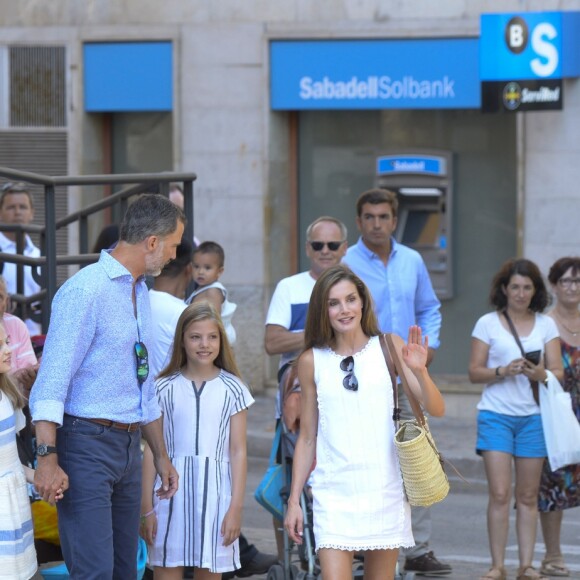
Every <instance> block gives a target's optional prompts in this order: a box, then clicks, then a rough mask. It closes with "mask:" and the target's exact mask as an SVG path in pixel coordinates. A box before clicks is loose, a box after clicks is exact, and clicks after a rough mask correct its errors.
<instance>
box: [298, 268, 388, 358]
mask: <svg viewBox="0 0 580 580" xmlns="http://www.w3.org/2000/svg"><path fill="white" fill-rule="evenodd" d="M343 280H347V281H349V282H352V283H353V284H354V286H355V287H356V290H357V293H358V295H359V297H360V299H361V301H362V318H361V328H362V331H363V332H364V333H365V334H366V335H367V336H377V335H378V334H380V330H379V325H378V323H377V318H376V316H375V313H374V309H373V299H372V297H371V293H370V292H369V290H368V288H367V287H366V286H365V285H364V282H363V281H362V280H361V279H360V278H359V277H358V276H357V275H356V274H355V273H354V272H353V271H352V270H351V269H350V268H349V267H348V266H345V265H344V264H338V265H337V266H332V267H331V268H328V270H325V271H324V272H322V274H321V275H320V277H319V278H318V280H317V281H316V284H315V285H314V289H313V290H312V295H311V297H310V305H309V307H308V316H307V318H306V327H305V328H304V350H308V349H309V348H322V347H325V346H329V345H331V344H332V343H333V342H334V330H333V328H332V326H331V325H330V318H329V317H328V294H329V293H330V289H331V288H332V287H333V286H336V284H338V283H339V282H342V281H343Z"/></svg>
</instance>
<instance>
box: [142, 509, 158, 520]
mask: <svg viewBox="0 0 580 580" xmlns="http://www.w3.org/2000/svg"><path fill="white" fill-rule="evenodd" d="M154 513H155V510H154V509H153V510H151V511H149V512H147V513H146V514H141V520H145V519H146V518H148V517H149V516H152V515H153V514H154Z"/></svg>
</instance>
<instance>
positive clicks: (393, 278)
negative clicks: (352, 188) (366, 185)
mask: <svg viewBox="0 0 580 580" xmlns="http://www.w3.org/2000/svg"><path fill="white" fill-rule="evenodd" d="M397 209H398V200H397V196H396V194H395V193H393V192H392V191H388V190H386V189H371V190H369V191H365V192H363V193H361V194H360V195H359V197H358V200H357V204H356V210H357V217H356V224H357V227H358V229H359V231H360V233H361V236H360V238H359V240H358V242H357V243H356V244H355V245H354V246H351V247H350V248H349V249H348V250H347V252H346V256H345V257H344V258H343V262H344V263H346V264H347V265H348V266H349V267H350V268H351V269H352V270H353V272H354V273H355V274H356V275H357V276H358V277H359V278H361V280H362V281H363V282H364V283H365V284H366V285H367V286H368V288H369V290H370V292H371V294H372V296H373V301H374V303H375V312H376V315H377V319H378V322H379V328H380V329H381V332H393V333H395V334H398V335H399V336H402V337H403V338H406V337H407V334H408V332H409V327H410V326H413V325H415V324H416V325H418V326H420V327H421V329H422V331H423V335H424V336H427V337H428V340H429V362H431V360H432V359H433V356H434V354H435V349H436V348H438V347H439V331H440V328H441V312H440V310H439V309H440V307H441V303H440V302H439V300H438V299H437V296H436V295H435V292H434V290H433V286H432V284H431V280H430V278H429V273H428V272H427V267H426V266H425V263H424V262H423V258H422V257H421V255H420V254H419V253H418V252H417V251H415V250H413V249H411V248H408V247H406V246H404V245H403V244H399V243H398V242H397V241H396V240H395V238H394V237H393V234H394V232H395V229H396V227H397ZM399 391H400V392H399V403H400V405H401V407H402V411H403V417H405V416H408V417H410V416H412V412H411V411H410V407H409V404H408V401H407V400H406V397H405V396H404V393H401V389H400V390H399ZM411 521H412V526H413V536H414V538H415V546H414V547H413V548H409V549H406V550H403V553H404V555H405V570H407V571H414V572H416V573H419V574H422V573H426V574H437V575H444V574H450V573H451V566H449V565H448V564H444V563H442V562H440V561H439V560H437V558H436V557H435V555H434V554H433V552H431V551H429V539H430V536H431V512H430V509H429V508H418V507H413V508H412V509H411Z"/></svg>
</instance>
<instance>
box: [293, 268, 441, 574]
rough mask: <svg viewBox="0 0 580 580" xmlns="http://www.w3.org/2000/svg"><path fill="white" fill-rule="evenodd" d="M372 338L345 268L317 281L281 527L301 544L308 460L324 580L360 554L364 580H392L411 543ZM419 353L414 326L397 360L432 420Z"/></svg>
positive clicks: (363, 297)
mask: <svg viewBox="0 0 580 580" xmlns="http://www.w3.org/2000/svg"><path fill="white" fill-rule="evenodd" d="M379 334H380V333H379V329H378V326H377V321H376V318H375V315H374V312H373V304H372V299H371V297H370V293H369V291H368V290H367V288H366V286H365V285H364V284H363V282H362V281H361V280H360V278H358V277H357V276H356V275H355V274H354V273H353V272H352V271H351V270H350V269H349V268H348V267H347V266H344V265H338V266H334V267H332V268H329V269H328V270H326V271H325V272H323V273H322V274H321V275H320V277H319V278H318V280H317V282H316V284H315V286H314V289H313V291H312V297H311V299H310V306H309V309H308V318H307V321H306V328H305V348H304V350H303V351H302V354H301V355H300V357H299V359H298V377H299V380H300V385H301V387H302V413H301V423H300V436H299V438H298V443H297V445H296V451H295V455H294V463H293V472H292V488H291V492H290V498H289V500H288V510H287V514H286V520H285V527H286V530H287V531H288V534H289V536H290V538H291V539H292V540H293V541H294V542H296V543H298V544H301V543H302V533H303V515H302V510H301V508H300V505H299V498H300V493H301V491H302V488H303V486H304V483H305V481H306V479H307V477H308V475H309V472H310V468H311V466H312V464H313V462H314V461H315V460H316V468H315V470H314V473H313V476H312V492H313V500H314V536H315V541H316V549H317V553H318V557H319V559H320V565H321V569H322V578H323V579H325V580H326V579H328V580H347V579H350V578H351V577H352V562H353V556H354V553H355V552H359V551H364V552H365V563H364V567H365V579H367V580H392V579H393V578H394V575H395V568H396V562H397V556H398V550H399V548H400V547H410V546H412V545H413V543H414V541H413V535H412V532H411V516H410V508H409V504H408V503H407V501H406V499H405V495H404V491H403V482H402V478H401V473H400V470H399V466H398V461H397V456H396V450H395V445H394V431H395V428H394V422H393V419H392V417H393V407H394V402H393V390H392V385H391V379H390V375H389V371H388V368H387V365H386V363H385V359H384V356H383V352H382V349H381V345H380V342H379V340H380V337H379ZM427 346H428V345H427V341H425V342H424V343H423V340H422V337H421V329H420V328H418V327H416V326H413V327H411V329H410V330H409V340H408V343H407V344H406V345H405V346H403V348H402V353H401V355H402V359H403V361H404V364H405V365H406V366H407V367H408V369H409V370H410V372H411V373H412V375H414V377H416V379H417V385H412V388H413V390H414V391H415V394H416V395H417V397H418V398H419V400H420V401H421V402H422V404H423V406H424V407H425V409H426V410H427V411H428V412H429V413H431V414H432V415H436V416H440V415H443V413H444V410H445V404H444V402H443V398H442V396H441V394H440V393H439V391H438V389H437V387H436V386H435V384H434V383H433V381H432V380H431V378H430V377H429V374H428V372H427V368H426V362H427Z"/></svg>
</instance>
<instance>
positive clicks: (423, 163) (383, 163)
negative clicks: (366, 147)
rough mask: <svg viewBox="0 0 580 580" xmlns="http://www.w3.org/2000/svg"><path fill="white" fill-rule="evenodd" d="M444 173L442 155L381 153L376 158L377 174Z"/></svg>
mask: <svg viewBox="0 0 580 580" xmlns="http://www.w3.org/2000/svg"><path fill="white" fill-rule="evenodd" d="M402 173H412V174H414V175H445V174H446V173H447V164H446V163H445V158H444V157H433V156H431V155H383V156H381V157H378V158H377V175H400V174H402Z"/></svg>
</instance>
